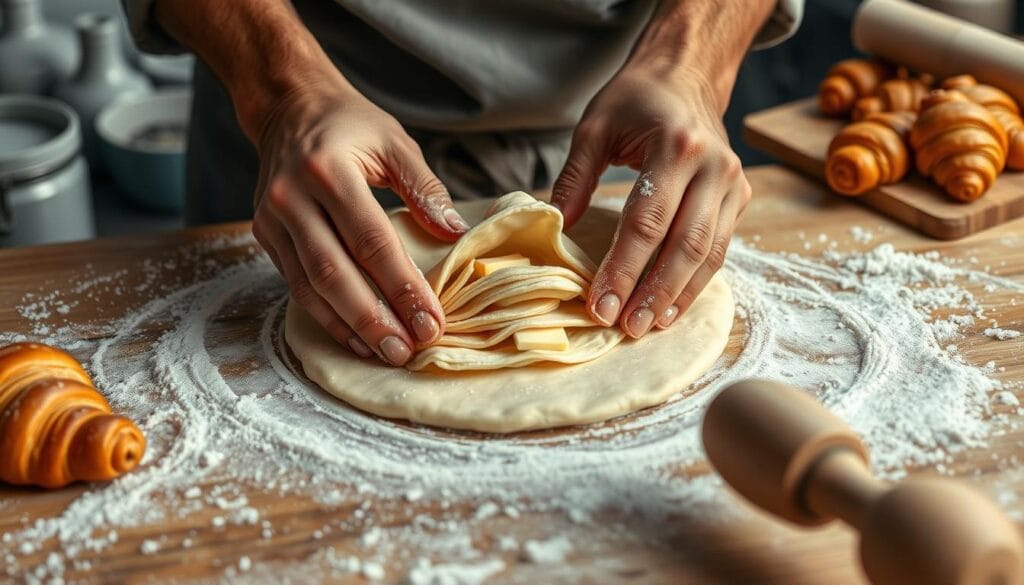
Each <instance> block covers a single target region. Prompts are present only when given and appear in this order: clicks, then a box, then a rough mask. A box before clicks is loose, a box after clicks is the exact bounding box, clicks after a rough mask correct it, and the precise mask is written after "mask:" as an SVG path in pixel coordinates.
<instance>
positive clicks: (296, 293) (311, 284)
mask: <svg viewBox="0 0 1024 585" xmlns="http://www.w3.org/2000/svg"><path fill="white" fill-rule="evenodd" d="M257 136H258V142H257V147H258V150H259V156H260V180H259V184H258V186H257V189H256V195H255V197H256V200H255V206H256V212H255V216H254V218H253V227H252V231H253V235H255V237H256V240H257V241H259V243H260V245H262V246H263V248H264V249H265V250H266V251H267V254H269V255H270V258H271V260H272V261H273V262H274V265H275V266H277V269H278V270H279V271H280V272H281V274H282V275H283V276H284V278H285V280H286V281H287V283H288V288H289V290H290V292H291V296H292V299H293V300H294V301H295V302H297V303H299V304H300V305H302V307H304V308H305V309H306V311H308V312H309V314H310V315H311V316H312V317H313V318H314V319H315V320H316V321H317V322H318V323H319V324H320V325H321V326H323V327H324V329H325V330H326V331H327V332H328V333H330V335H331V336H332V337H333V338H334V339H336V340H337V341H338V342H339V343H341V345H342V346H343V347H346V348H349V349H351V350H352V351H353V352H355V353H356V354H358V355H360V356H361V357H369V356H370V355H372V354H376V355H377V356H378V357H380V358H381V359H382V360H384V361H385V362H386V363H388V364H392V365H396V366H401V365H404V364H405V363H406V362H407V361H409V359H410V358H411V357H412V356H413V354H414V352H415V348H416V346H417V345H422V344H428V343H431V342H433V341H435V340H437V339H438V338H439V337H440V336H441V334H442V333H443V331H444V311H443V310H442V309H441V305H440V302H439V301H438V300H437V296H436V295H435V294H434V292H433V291H432V290H431V288H430V286H429V285H428V284H427V282H426V280H425V279H424V277H423V274H422V273H421V272H420V271H419V270H418V269H417V268H416V266H415V265H414V264H413V263H412V260H411V259H410V258H409V255H408V254H407V253H406V251H405V249H404V247H403V246H402V243H401V241H400V240H399V239H398V236H397V234H396V233H395V230H394V229H393V227H392V225H391V222H390V221H389V220H388V216H387V214H386V213H385V212H384V210H383V209H382V208H381V206H380V205H379V204H378V203H377V201H376V200H375V199H374V197H373V194H372V192H371V191H370V186H374V187H389V188H391V189H392V190H394V191H395V193H397V194H398V196H399V197H401V198H402V200H403V201H404V202H405V203H406V205H407V206H408V207H409V209H410V210H411V211H412V214H413V217H414V218H415V219H416V221H417V223H419V224H420V225H421V226H422V227H423V228H424V229H425V230H426V231H427V232H429V233H430V234H432V235H433V236H435V237H437V238H439V239H441V240H444V241H454V240H456V239H458V237H459V236H460V235H461V234H462V233H464V232H465V231H466V230H467V229H468V227H469V226H468V225H467V224H466V222H465V220H463V219H462V217H461V216H460V215H459V214H458V212H456V211H455V209H454V207H453V206H452V201H451V198H450V197H449V196H448V192H447V190H446V189H445V187H444V185H442V184H441V182H440V181H439V180H438V179H437V177H436V176H435V175H434V174H433V172H431V170H430V168H429V167H427V164H426V161H424V159H423V155H422V153H421V152H420V149H419V146H417V144H416V143H415V142H414V141H413V140H412V138H410V137H409V135H408V134H406V132H405V131H404V130H403V129H402V127H401V125H400V124H399V123H398V121H397V120H395V119H394V118H393V117H392V116H390V115H388V114H387V113H385V112H384V111H383V110H381V109H380V108H378V107H377V106H375V105H374V104H372V103H371V102H370V101H369V100H367V99H366V98H365V97H363V96H362V95H360V94H359V92H357V91H356V90H355V89H354V88H353V87H352V86H350V85H349V84H348V83H347V82H345V81H344V80H343V79H340V76H339V79H338V80H337V81H326V82H325V81H318V82H317V83H316V84H310V85H308V86H306V87H303V88H300V89H298V90H293V91H292V92H291V93H289V94H288V95H287V96H286V98H285V99H283V100H281V101H280V102H279V103H278V104H277V105H276V107H274V109H273V111H272V112H271V114H270V115H269V116H268V117H267V118H266V121H265V122H264V123H263V127H262V130H261V131H259V132H258V134H257ZM364 276H365V278H364ZM375 288H376V290H377V291H380V294H381V296H382V297H383V298H378V295H377V293H376V292H375V290H374V289H375Z"/></svg>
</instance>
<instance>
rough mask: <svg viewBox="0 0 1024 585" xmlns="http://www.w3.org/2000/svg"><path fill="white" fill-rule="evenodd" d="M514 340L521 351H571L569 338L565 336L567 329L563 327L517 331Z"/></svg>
mask: <svg viewBox="0 0 1024 585" xmlns="http://www.w3.org/2000/svg"><path fill="white" fill-rule="evenodd" d="M513 338H514V339H515V341H516V349H518V350H519V351H527V350H530V349H547V350H551V351H565V350H567V349H569V338H568V337H567V336H566V335H565V329H563V328H562V327H543V328H538V329H523V330H522V331H516V332H515V333H514V334H513Z"/></svg>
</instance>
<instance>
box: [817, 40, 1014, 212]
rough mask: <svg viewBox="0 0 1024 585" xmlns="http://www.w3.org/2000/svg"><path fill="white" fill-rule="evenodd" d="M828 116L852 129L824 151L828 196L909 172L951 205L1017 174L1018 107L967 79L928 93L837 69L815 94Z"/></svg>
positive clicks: (902, 78)
mask: <svg viewBox="0 0 1024 585" xmlns="http://www.w3.org/2000/svg"><path fill="white" fill-rule="evenodd" d="M818 104H819V106H820V108H821V111H822V112H823V113H824V114H826V115H828V116H835V117H840V116H849V117H850V118H851V119H852V123H850V124H849V125H847V126H846V127H844V128H843V129H842V130H841V131H840V132H839V133H838V134H837V135H836V136H835V138H833V140H832V143H831V144H830V145H829V148H828V158H827V161H826V163H825V177H826V179H827V180H828V184H829V186H830V187H832V189H833V190H835V191H837V192H839V193H842V194H844V195H851V196H855V195H861V194H863V193H866V192H868V191H870V190H872V189H874V188H875V187H878V186H879V185H887V184H890V183H895V182H898V181H900V180H901V179H903V177H904V176H905V175H906V174H907V172H908V171H909V169H910V158H911V156H913V164H914V167H915V168H916V169H917V171H918V172H919V173H920V174H921V175H923V176H925V177H929V178H931V179H932V180H933V181H934V182H935V183H936V184H937V185H938V186H939V187H941V188H942V189H943V190H944V191H945V192H946V193H948V194H949V195H950V196H951V197H953V198H954V199H957V200H959V201H964V202H968V201H974V200H975V199H977V198H979V197H981V196H982V195H984V194H985V192H986V191H988V189H989V188H990V187H991V186H992V184H993V183H994V182H995V180H996V177H997V176H998V175H999V173H1001V172H1002V171H1003V170H1004V169H1005V168H1009V169H1012V170H1024V122H1022V121H1021V115H1020V107H1019V106H1018V104H1017V102H1016V101H1014V99H1013V98H1012V97H1010V95H1009V94H1007V93H1006V92H1004V91H1003V90H1001V89H998V88H996V87H992V86H990V85H983V84H980V83H978V82H977V80H975V79H974V77H972V76H970V75H958V76H956V77H951V78H949V79H946V80H944V81H942V82H941V83H939V84H938V85H937V86H936V85H935V82H934V80H933V79H932V78H931V77H930V76H928V75H911V74H909V73H908V72H907V71H906V70H905V69H902V68H895V67H892V66H890V65H888V64H886V63H882V62H880V61H874V60H866V59H848V60H846V61H840V62H839V63H837V64H836V65H834V66H833V67H832V68H831V69H830V70H829V72H828V75H827V76H826V78H825V80H824V81H823V82H822V83H821V86H820V88H819V92H818Z"/></svg>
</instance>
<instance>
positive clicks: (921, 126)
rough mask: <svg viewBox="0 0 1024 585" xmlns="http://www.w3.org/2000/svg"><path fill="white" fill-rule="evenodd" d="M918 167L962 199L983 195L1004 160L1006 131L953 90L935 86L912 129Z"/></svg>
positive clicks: (955, 197)
mask: <svg viewBox="0 0 1024 585" xmlns="http://www.w3.org/2000/svg"><path fill="white" fill-rule="evenodd" d="M910 145H911V147H912V148H913V149H914V152H915V153H916V154H915V160H914V162H915V165H916V167H917V170H918V171H919V172H920V173H921V174H922V175H924V176H926V177H931V178H932V179H933V180H934V181H935V182H936V183H937V184H938V185H939V186H940V187H942V188H943V189H945V191H946V193H948V194H949V195H950V196H952V197H953V198H954V199H959V200H960V201H974V200H975V199H977V198H978V197H981V196H982V195H983V194H984V193H985V191H987V190H988V188H989V187H991V186H992V183H993V182H995V180H996V176H997V175H999V173H1000V172H1001V171H1002V170H1003V167H1004V166H1005V164H1006V150H1007V139H1006V131H1005V130H1003V127H1002V125H1000V124H999V121H998V120H996V118H995V116H993V115H992V113H991V112H989V111H988V109H986V108H985V107H984V106H982V105H980V104H977V103H975V102H972V101H971V100H969V99H967V96H965V95H964V94H963V93H961V92H959V91H957V90H941V89H939V90H935V91H933V92H931V93H930V94H928V96H927V97H926V98H925V99H924V101H923V102H922V103H921V113H920V114H919V115H918V117H917V122H915V123H914V126H913V128H911V129H910Z"/></svg>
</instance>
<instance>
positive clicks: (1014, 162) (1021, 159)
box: [942, 75, 1024, 171]
mask: <svg viewBox="0 0 1024 585" xmlns="http://www.w3.org/2000/svg"><path fill="white" fill-rule="evenodd" d="M942 87H943V88H944V89H955V90H959V91H960V92H962V93H963V94H964V95H966V96H967V98H968V99H970V100H971V101H974V102H978V103H979V104H981V105H983V106H985V107H986V108H988V111H990V112H992V115H993V116H995V118H996V120H999V123H1000V124H1002V126H1003V129H1004V130H1006V137H1007V139H1008V140H1009V147H1008V151H1007V153H1006V166H1007V167H1009V168H1011V169H1013V170H1016V171H1019V170H1024V120H1021V116H1020V107H1019V106H1018V105H1017V102H1016V101H1015V100H1014V99H1013V98H1012V97H1010V94H1008V93H1006V92H1005V91H1003V90H1001V89H999V88H997V87H993V86H991V85H983V84H980V83H978V80H976V79H975V78H974V77H973V76H971V75H957V76H956V77H950V78H949V79H947V80H946V81H944V82H942Z"/></svg>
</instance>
